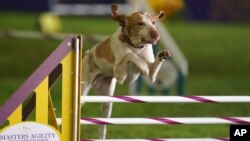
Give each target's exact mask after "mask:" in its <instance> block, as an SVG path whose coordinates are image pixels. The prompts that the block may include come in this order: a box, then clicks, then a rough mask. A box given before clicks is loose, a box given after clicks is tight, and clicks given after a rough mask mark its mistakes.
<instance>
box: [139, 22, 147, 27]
mask: <svg viewBox="0 0 250 141" xmlns="http://www.w3.org/2000/svg"><path fill="white" fill-rule="evenodd" d="M137 24H138V25H139V26H143V25H145V24H144V23H143V22H138V23H137Z"/></svg>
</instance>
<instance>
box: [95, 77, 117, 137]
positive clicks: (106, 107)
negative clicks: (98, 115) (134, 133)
mask: <svg viewBox="0 0 250 141" xmlns="http://www.w3.org/2000/svg"><path fill="white" fill-rule="evenodd" d="M115 86H116V79H115V78H113V77H100V78H98V80H96V83H95V85H94V88H95V89H96V91H97V93H98V94H99V95H106V96H112V95H113V94H114V90H115ZM112 104H113V103H102V105H101V106H102V107H101V110H102V114H103V116H104V117H105V118H110V117H111V113H112ZM106 132H107V125H101V126H100V130H99V138H100V139H105V138H106Z"/></svg>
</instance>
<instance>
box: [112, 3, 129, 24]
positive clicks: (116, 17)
mask: <svg viewBox="0 0 250 141" xmlns="http://www.w3.org/2000/svg"><path fill="white" fill-rule="evenodd" d="M117 9H118V5H117V4H112V5H111V12H112V15H111V16H112V19H113V20H116V21H118V22H119V24H120V25H121V26H122V27H124V26H125V22H126V18H127V16H126V15H124V14H120V15H118V14H117V13H116V11H117Z"/></svg>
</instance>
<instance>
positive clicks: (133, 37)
mask: <svg viewBox="0 0 250 141" xmlns="http://www.w3.org/2000/svg"><path fill="white" fill-rule="evenodd" d="M117 9H118V6H117V5H115V4H113V5H112V6H111V10H112V19H113V20H115V21H117V22H118V23H119V24H120V27H119V28H118V29H117V30H116V32H115V33H114V34H113V35H111V36H110V37H109V38H107V39H106V40H104V41H102V42H100V43H98V44H97V45H96V46H94V47H93V48H91V49H90V50H88V51H87V52H86V53H85V56H84V58H83V81H84V83H83V94H82V95H87V94H88V92H89V90H90V89H91V88H92V87H94V88H95V90H96V92H97V93H98V94H100V95H107V96H112V95H113V94H114V90H115V86H116V82H118V83H120V84H123V83H128V82H133V81H135V80H136V79H137V78H138V76H139V75H140V74H142V75H145V76H148V77H149V79H150V80H151V81H152V82H154V81H155V78H156V75H157V73H158V71H159V69H160V67H161V64H162V62H163V61H164V60H165V59H167V58H169V57H170V53H169V51H168V50H163V51H160V52H159V53H158V54H157V56H156V58H155V57H154V54H153V49H152V44H156V43H157V41H158V40H159V38H160V34H159V32H158V31H157V29H156V26H155V24H156V20H157V19H163V18H164V17H165V13H164V12H163V11H161V12H159V13H158V14H156V15H150V14H148V13H144V12H135V13H133V14H132V15H130V16H127V15H124V14H117V13H116V11H117ZM111 111H112V103H103V104H102V113H103V116H105V117H110V116H111ZM105 136H106V126H105V125H102V126H101V128H100V138H101V139H105Z"/></svg>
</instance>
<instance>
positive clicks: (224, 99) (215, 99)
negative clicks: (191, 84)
mask: <svg viewBox="0 0 250 141" xmlns="http://www.w3.org/2000/svg"><path fill="white" fill-rule="evenodd" d="M84 102H96V103H97V102H120V103H126V102H128V103H183V102H185V103H229V102H230V103H232V102H237V103H243V102H250V96H82V97H81V103H84Z"/></svg>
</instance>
